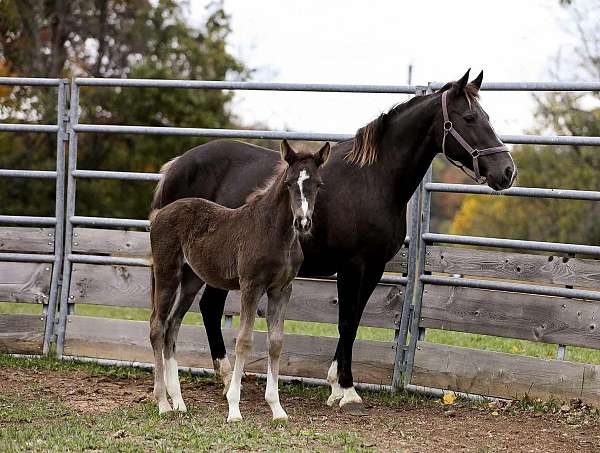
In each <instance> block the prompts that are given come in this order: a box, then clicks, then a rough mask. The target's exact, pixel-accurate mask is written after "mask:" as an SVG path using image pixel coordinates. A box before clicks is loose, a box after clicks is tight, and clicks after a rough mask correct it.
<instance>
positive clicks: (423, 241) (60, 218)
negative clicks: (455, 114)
mask: <svg viewBox="0 0 600 453" xmlns="http://www.w3.org/2000/svg"><path fill="white" fill-rule="evenodd" d="M0 84H6V85H25V86H27V85H32V86H57V87H58V105H57V110H58V123H57V125H31V124H0V131H13V132H19V131H25V132H54V133H56V134H57V158H56V162H57V163H56V171H30V170H0V177H27V178H46V179H56V206H55V210H56V214H55V217H33V216H9V215H3V216H0V224H26V225H48V226H54V227H55V231H56V233H55V250H54V254H52V255H42V254H27V253H2V254H0V259H1V260H3V261H29V262H48V263H53V264H54V266H53V273H52V281H51V289H50V297H49V303H48V305H47V306H46V307H45V309H46V330H45V336H44V347H43V352H44V354H48V352H49V350H50V345H51V342H52V340H53V337H52V331H53V329H52V327H53V325H54V315H55V308H56V300H57V297H58V294H59V293H60V309H59V316H58V324H57V326H56V328H55V330H56V338H55V340H56V344H57V351H56V352H57V355H58V357H61V356H62V354H63V349H64V336H65V326H66V321H67V315H68V314H69V312H70V311H71V309H72V307H73V305H72V304H71V303H70V301H71V300H72V299H73V296H71V295H70V294H69V286H70V279H71V271H72V264H73V263H77V262H81V263H94V264H96V263H97V264H114V265H132V266H147V265H148V263H147V261H146V260H143V259H136V258H119V257H107V256H96V255H82V254H74V253H73V227H74V226H75V225H89V226H112V227H126V228H127V227H142V228H144V227H147V226H148V221H147V220H139V219H113V218H99V217H83V216H76V215H75V197H76V180H77V179H79V178H101V179H118V180H134V181H158V180H159V179H160V175H158V174H154V173H137V172H114V171H94V170H79V169H77V134H78V133H82V132H85V133H129V134H148V135H188V136H202V137H226V138H268V139H281V138H287V139H296V140H331V141H341V140H346V139H350V138H352V137H353V135H350V134H327V133H306V132H287V131H248V130H244V131H240V130H232V129H202V128H180V127H145V126H124V125H110V126H109V125H100V124H79V90H80V87H85V86H104V87H157V88H174V89H178V88H187V89H216V90H269V91H300V92H302V91H312V92H346V93H401V94H415V95H422V94H425V93H426V92H428V91H431V90H435V89H439V88H441V86H442V84H441V83H430V84H428V86H426V87H420V86H390V85H388V86H376V85H333V84H286V83H258V82H220V81H186V80H147V79H86V78H81V79H74V80H72V81H71V84H70V88H71V102H70V106H71V108H70V111H69V117H68V118H69V121H68V124H66V123H67V116H66V102H67V99H66V94H67V93H66V88H67V86H68V85H69V82H68V81H66V80H60V79H35V78H0ZM482 89H483V90H493V91H600V83H598V82H582V83H579V82H569V83H564V82H556V83H554V82H549V83H547V82H542V83H537V82H534V83H518V82H515V83H487V84H483V86H482ZM501 139H502V140H503V141H504V142H506V143H512V144H547V145H581V146H600V137H573V136H568V137H567V136H539V135H503V136H501ZM67 141H68V142H69V160H68V173H67V175H66V176H67V180H68V193H67V206H66V217H65V214H64V213H65V209H64V206H63V205H64V187H65V186H64V184H65V182H64V181H65V173H64V163H65V162H64V144H65V143H66V142H67ZM431 192H454V193H464V194H489V193H492V190H491V189H489V188H488V187H482V186H473V185H464V184H441V183H433V182H431V168H430V169H429V170H428V172H427V174H426V176H425V178H424V180H423V182H422V183H421V184H420V185H419V188H418V189H417V190H416V191H415V194H414V195H413V197H412V199H411V202H410V214H411V215H410V217H409V218H410V225H411V228H410V239H411V240H410V242H411V244H410V247H409V260H408V275H407V276H406V277H388V276H386V277H384V279H382V282H383V283H391V284H406V285H407V288H406V295H405V302H406V303H404V305H403V308H402V316H401V320H400V326H399V329H398V331H397V336H396V345H397V350H396V362H395V368H394V378H393V385H394V388H401V387H410V381H411V375H412V368H413V363H414V356H415V351H416V345H417V341H418V340H419V339H422V338H423V336H424V330H423V329H420V327H419V318H420V310H421V304H422V299H423V292H424V288H425V284H429V285H450V286H462V287H471V288H482V289H493V290H501V291H512V292H522V293H529V294H539V295H550V296H562V297H571V298H581V299H588V300H595V301H600V293H599V292H597V291H587V290H580V289H572V288H568V287H566V288H559V287H550V286H542V285H531V284H514V283H507V282H498V281H490V280H480V279H467V278H453V277H441V276H432V275H427V273H426V272H425V271H424V269H425V267H424V264H425V253H426V246H427V245H430V244H432V243H446V244H463V245H474V246H488V247H503V248H514V249H522V250H539V251H546V252H556V253H564V254H575V253H580V254H586V255H594V256H600V247H599V246H591V245H578V244H561V243H550V242H540V241H523V240H512V239H497V238H485V237H469V236H456V235H447V234H438V233H430V232H429V217H430V212H429V211H430V200H431ZM503 194H504V195H505V196H520V197H542V198H554V199H573V200H589V201H600V192H598V191H586V190H562V189H540V188H528V187H516V188H511V189H509V190H506V191H504V192H503ZM63 231H64V244H63ZM63 245H64V246H63ZM63 262H64V263H63ZM61 271H62V281H63V284H62V290H61V289H60V285H61V283H60V275H61ZM409 333H410V336H409ZM557 356H558V358H559V359H561V358H564V347H559V350H558V354H557Z"/></svg>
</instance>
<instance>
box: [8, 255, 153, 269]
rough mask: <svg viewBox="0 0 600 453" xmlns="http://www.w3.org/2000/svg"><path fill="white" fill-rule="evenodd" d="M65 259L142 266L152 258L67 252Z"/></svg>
mask: <svg viewBox="0 0 600 453" xmlns="http://www.w3.org/2000/svg"><path fill="white" fill-rule="evenodd" d="M0 256H1V255H0ZM67 259H68V260H69V261H71V262H72V263H86V264H111V265H114V266H144V267H149V266H150V264H151V261H152V259H151V258H148V259H144V258H126V257H120V256H103V255H76V254H69V255H67Z"/></svg>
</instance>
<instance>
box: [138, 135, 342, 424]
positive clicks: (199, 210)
mask: <svg viewBox="0 0 600 453" xmlns="http://www.w3.org/2000/svg"><path fill="white" fill-rule="evenodd" d="M329 149H330V148H329V143H326V144H325V145H324V146H323V147H322V148H321V149H320V150H319V151H318V152H316V153H314V154H313V153H306V152H301V153H296V152H295V151H294V150H293V149H292V148H291V147H290V145H289V144H288V142H287V141H285V140H284V141H283V142H282V143H281V156H282V161H281V164H280V165H279V167H278V170H277V171H276V173H275V174H274V175H273V177H272V178H271V179H270V180H269V181H268V182H267V185H266V186H265V187H264V188H261V189H259V190H257V191H256V192H254V193H253V194H252V195H250V196H249V197H248V200H247V203H246V204H245V205H243V206H241V207H239V208H237V209H229V208H226V207H223V206H221V205H218V204H216V203H213V202H211V201H208V200H204V199H202V198H184V199H180V200H177V201H175V202H173V203H171V204H170V205H167V206H166V207H164V208H162V209H160V210H159V211H158V212H156V213H153V214H152V217H153V219H152V225H151V228H150V242H151V245H152V259H153V275H152V316H151V318H150V341H151V343H152V348H153V350H154V366H155V368H154V396H155V398H156V400H157V403H158V408H159V412H160V413H164V412H167V411H170V410H172V409H175V410H179V411H185V410H186V407H185V404H184V402H183V398H182V397H181V388H180V386H179V376H178V370H177V361H176V359H175V343H176V342H177V333H178V331H179V326H180V325H181V320H182V318H183V316H184V315H185V313H186V312H187V311H188V310H189V308H190V305H191V302H192V301H193V299H194V298H193V297H181V294H179V297H178V294H177V293H178V290H179V291H181V289H180V283H181V279H182V274H183V272H184V270H185V269H186V268H187V267H188V266H189V268H191V269H192V270H193V272H194V273H195V274H196V275H197V276H198V277H200V278H201V279H202V281H203V282H204V283H207V284H208V285H210V286H212V287H215V288H222V289H227V290H240V291H241V306H240V330H239V334H238V338H237V342H236V345H235V366H234V370H233V375H232V376H229V374H230V373H231V371H230V370H231V367H230V366H229V365H228V363H227V366H224V364H223V363H221V364H220V366H219V368H220V369H221V370H220V371H221V373H223V372H225V373H226V374H228V376H223V377H224V381H225V382H226V383H229V389H227V388H226V395H227V401H228V403H229V415H228V417H227V421H237V420H241V419H242V416H241V414H240V409H239V402H240V388H241V379H242V374H243V370H244V363H245V361H246V358H247V356H248V354H249V353H250V351H251V349H252V329H253V326H254V318H255V315H256V308H257V305H258V302H259V300H260V298H261V297H262V296H263V294H265V293H266V294H267V296H268V306H267V326H268V334H267V341H268V348H269V360H268V371H267V388H266V392H265V399H266V401H267V402H268V403H269V406H270V407H271V410H272V412H273V419H274V420H286V419H287V414H286V413H285V411H284V410H283V408H282V407H281V404H280V403H279V390H278V375H279V358H280V355H281V349H282V346H283V323H284V317H285V311H286V306H287V303H288V301H289V298H290V294H291V291H292V280H293V279H294V277H296V275H297V274H298V270H299V269H300V265H301V264H302V260H303V255H302V249H301V247H300V242H299V236H301V235H305V234H309V233H310V230H311V227H312V221H311V217H312V212H313V208H314V204H315V199H316V196H317V192H318V188H319V186H320V185H321V178H320V176H319V171H318V170H319V167H320V166H321V165H322V164H324V163H325V161H326V160H327V158H328V157H329ZM184 264H187V265H188V266H184ZM182 300H185V301H188V302H187V303H184V304H182V303H181V301H182ZM167 392H168V393H169V395H170V396H171V401H172V403H173V406H172V407H171V404H169V401H168V400H167Z"/></svg>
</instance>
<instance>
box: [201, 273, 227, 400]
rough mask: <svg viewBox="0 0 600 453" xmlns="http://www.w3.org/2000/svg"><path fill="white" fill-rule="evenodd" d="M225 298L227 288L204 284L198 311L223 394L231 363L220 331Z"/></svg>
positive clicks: (225, 392)
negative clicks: (200, 314) (221, 383)
mask: <svg viewBox="0 0 600 453" xmlns="http://www.w3.org/2000/svg"><path fill="white" fill-rule="evenodd" d="M225 299H227V290H225V289H219V288H213V287H212V286H208V285H207V286H206V288H205V289H204V294H202V299H200V311H201V312H202V319H203V320H204V328H205V329H206V336H207V338H208V345H209V346H210V354H211V355H212V359H213V365H214V368H215V373H217V374H218V375H219V376H220V377H221V380H222V381H223V385H224V388H223V395H226V394H227V390H229V384H230V382H231V364H230V363H229V359H228V358H227V351H226V350H225V342H224V341H223V332H222V331H221V320H222V319H223V310H224V308H225Z"/></svg>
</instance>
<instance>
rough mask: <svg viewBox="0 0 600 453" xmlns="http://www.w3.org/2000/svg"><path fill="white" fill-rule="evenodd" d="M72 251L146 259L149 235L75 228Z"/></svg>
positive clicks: (148, 254) (148, 248) (143, 232)
mask: <svg viewBox="0 0 600 453" xmlns="http://www.w3.org/2000/svg"><path fill="white" fill-rule="evenodd" d="M73 251H75V252H77V253H87V254H90V255H114V256H127V257H135V258H148V257H149V256H150V234H149V233H148V232H146V231H126V230H107V229H102V228H75V229H74V230H73Z"/></svg>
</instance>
